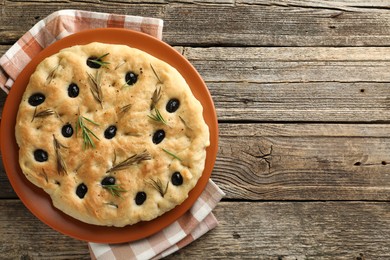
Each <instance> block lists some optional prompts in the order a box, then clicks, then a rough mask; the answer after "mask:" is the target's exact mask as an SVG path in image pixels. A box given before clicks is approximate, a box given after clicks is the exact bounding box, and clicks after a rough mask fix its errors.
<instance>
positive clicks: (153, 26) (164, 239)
mask: <svg viewBox="0 0 390 260" xmlns="http://www.w3.org/2000/svg"><path fill="white" fill-rule="evenodd" d="M104 27H118V28H128V29H132V30H136V31H141V32H144V33H147V34H150V35H152V36H154V37H156V38H158V39H160V40H161V38H162V27H163V21H162V20H160V19H155V18H146V17H139V16H129V15H116V14H106V13H96V12H86V11H80V10H61V11H57V12H54V13H52V14H51V15H49V16H48V17H46V18H45V19H43V20H41V21H39V22H38V23H37V24H36V25H35V26H34V27H32V28H31V29H30V30H29V31H28V32H26V33H25V34H24V35H23V36H22V37H21V38H20V39H19V40H18V41H17V42H16V43H15V44H14V45H13V46H12V47H11V48H10V49H9V50H8V51H7V52H6V53H5V54H4V55H3V56H2V57H1V58H0V88H1V89H3V90H4V91H5V92H6V93H8V92H9V90H10V89H11V87H12V84H13V83H14V80H15V79H16V77H17V76H18V75H19V73H20V72H21V71H22V70H23V68H24V67H25V66H26V65H27V64H28V63H29V62H30V60H31V59H32V58H33V57H34V56H35V55H37V54H38V53H39V52H40V51H41V50H42V49H44V48H45V47H47V46H49V45H50V44H52V43H53V42H55V41H57V40H59V39H62V38H64V37H65V36H68V35H70V34H73V33H75V32H79V31H82V30H86V29H94V28H104ZM223 196H224V193H223V191H222V190H220V189H219V188H218V186H217V185H215V184H214V183H213V181H211V180H209V182H208V184H207V186H206V188H205V190H204V191H203V193H202V194H201V196H200V197H199V198H198V200H197V201H196V202H195V204H194V205H193V206H192V208H191V209H190V210H189V211H188V212H187V213H185V214H184V215H183V216H182V217H180V218H179V219H178V220H177V221H176V222H174V223H173V224H171V225H170V226H168V227H166V228H165V229H163V230H162V231H160V232H158V233H156V234H154V235H151V236H150V237H147V238H145V239H141V240H138V241H133V242H129V243H123V244H112V245H109V244H97V243H88V246H89V249H90V254H91V258H92V259H99V260H101V259H159V258H161V257H165V256H167V255H169V254H171V253H173V252H175V251H177V250H179V249H180V248H182V247H184V246H186V245H188V244H189V243H191V242H192V241H194V240H195V239H197V238H199V237H200V236H202V235H203V234H205V233H206V232H208V231H209V230H211V229H213V228H214V227H216V226H217V225H218V221H217V220H216V218H215V217H214V215H213V214H212V213H211V211H212V210H213V209H214V207H215V206H216V204H217V203H218V202H219V201H220V200H221V199H222V197H223Z"/></svg>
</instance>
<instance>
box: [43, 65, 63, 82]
mask: <svg viewBox="0 0 390 260" xmlns="http://www.w3.org/2000/svg"><path fill="white" fill-rule="evenodd" d="M59 67H60V64H59V63H58V65H57V66H55V67H54V69H52V70H51V71H50V73H49V75H47V78H46V84H50V82H51V81H52V80H53V79H54V77H55V75H56V72H57V70H58V68H59Z"/></svg>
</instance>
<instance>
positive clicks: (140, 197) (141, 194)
mask: <svg viewBox="0 0 390 260" xmlns="http://www.w3.org/2000/svg"><path fill="white" fill-rule="evenodd" d="M145 200H146V193H145V192H143V191H140V192H138V193H137V195H136V196H135V204H137V205H138V206H139V205H142V204H144V202H145Z"/></svg>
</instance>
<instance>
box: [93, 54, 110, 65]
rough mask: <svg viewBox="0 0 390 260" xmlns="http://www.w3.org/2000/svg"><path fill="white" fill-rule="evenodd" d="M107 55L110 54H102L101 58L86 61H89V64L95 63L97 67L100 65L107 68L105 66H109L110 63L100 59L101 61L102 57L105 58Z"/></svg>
mask: <svg viewBox="0 0 390 260" xmlns="http://www.w3.org/2000/svg"><path fill="white" fill-rule="evenodd" d="M108 54H110V53H105V54H103V55H102V56H100V57H97V58H96V59H88V60H89V61H90V62H92V63H95V64H98V65H100V66H102V67H107V65H108V64H110V63H109V62H106V61H103V60H102V59H103V58H104V57H106V56H107V55H108Z"/></svg>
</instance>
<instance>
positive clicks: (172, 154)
mask: <svg viewBox="0 0 390 260" xmlns="http://www.w3.org/2000/svg"><path fill="white" fill-rule="evenodd" d="M161 149H162V150H163V151H164V152H166V153H167V154H169V155H170V156H172V157H173V158H175V159H177V160H179V161H182V159H180V157H178V156H177V155H176V154H174V153H172V152H170V151H168V150H167V149H164V148H161Z"/></svg>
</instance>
